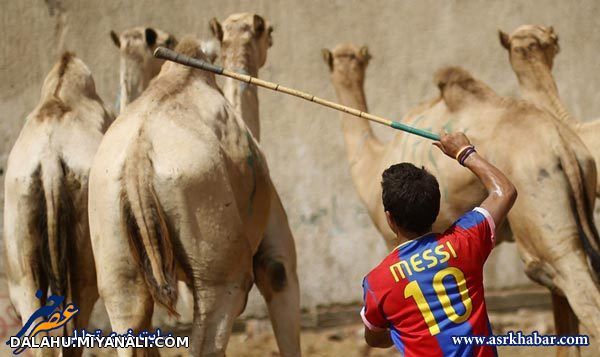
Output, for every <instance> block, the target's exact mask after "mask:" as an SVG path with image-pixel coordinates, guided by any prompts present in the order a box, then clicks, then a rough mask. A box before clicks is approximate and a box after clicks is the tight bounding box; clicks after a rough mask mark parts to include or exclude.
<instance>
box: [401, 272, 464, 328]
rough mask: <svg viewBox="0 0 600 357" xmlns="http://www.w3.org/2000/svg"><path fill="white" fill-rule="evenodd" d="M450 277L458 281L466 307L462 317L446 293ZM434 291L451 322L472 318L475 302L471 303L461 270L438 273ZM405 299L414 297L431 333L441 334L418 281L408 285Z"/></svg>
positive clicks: (434, 280)
mask: <svg viewBox="0 0 600 357" xmlns="http://www.w3.org/2000/svg"><path fill="white" fill-rule="evenodd" d="M448 275H452V277H453V278H454V280H455V281H456V284H457V285H456V286H457V288H458V293H459V294H460V300H461V302H462V303H463V305H464V306H465V312H464V313H463V314H462V315H459V314H457V313H456V310H455V309H454V306H452V302H451V301H450V297H449V296H448V293H447V292H446V287H445V286H444V283H443V280H444V278H445V277H447V276H448ZM433 289H434V290H435V293H436V295H437V298H438V300H439V301H440V303H441V304H442V308H443V309H444V312H445V313H446V316H448V319H450V321H452V322H454V323H457V324H459V323H462V322H465V321H466V320H467V319H468V318H469V316H471V312H472V311H473V302H472V301H471V297H470V296H469V290H468V289H467V280H466V279H465V275H464V274H463V272H462V271H461V270H460V269H458V268H455V267H448V268H445V269H442V270H440V271H438V272H437V273H436V274H435V275H434V276H433ZM404 297H405V298H409V297H412V298H413V299H414V300H415V303H416V304H417V307H418V308H419V311H421V315H423V319H424V320H425V323H426V324H427V326H428V327H429V333H430V334H431V335H432V336H435V335H437V334H438V333H440V327H439V326H438V323H437V321H436V320H435V316H433V313H432V312H431V308H430V307H429V304H428V303H427V300H426V299H425V296H424V295H423V291H422V290H421V287H420V286H419V283H418V282H417V281H411V282H410V283H408V284H406V287H405V288H404Z"/></svg>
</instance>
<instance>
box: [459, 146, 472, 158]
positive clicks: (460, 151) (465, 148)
mask: <svg viewBox="0 0 600 357" xmlns="http://www.w3.org/2000/svg"><path fill="white" fill-rule="evenodd" d="M472 147H473V145H465V146H463V147H462V148H460V150H458V152H457V153H456V157H455V159H456V161H459V160H460V157H461V155H462V154H464V152H465V151H466V150H467V149H468V148H472Z"/></svg>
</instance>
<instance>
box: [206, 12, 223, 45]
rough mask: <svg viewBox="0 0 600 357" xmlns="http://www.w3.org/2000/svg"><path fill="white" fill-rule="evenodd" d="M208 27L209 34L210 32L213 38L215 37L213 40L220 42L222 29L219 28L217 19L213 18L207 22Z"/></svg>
mask: <svg viewBox="0 0 600 357" xmlns="http://www.w3.org/2000/svg"><path fill="white" fill-rule="evenodd" d="M208 25H209V26H210V32H212V34H213V36H215V38H216V39H217V40H219V42H222V41H223V28H222V27H221V24H220V23H219V20H217V18H215V17H213V18H212V19H210V21H209V22H208Z"/></svg>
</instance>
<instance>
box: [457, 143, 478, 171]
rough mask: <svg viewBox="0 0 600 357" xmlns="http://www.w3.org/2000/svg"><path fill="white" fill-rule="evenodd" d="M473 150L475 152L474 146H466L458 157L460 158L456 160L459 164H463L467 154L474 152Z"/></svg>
mask: <svg viewBox="0 0 600 357" xmlns="http://www.w3.org/2000/svg"><path fill="white" fill-rule="evenodd" d="M474 152H477V151H476V150H475V147H474V146H471V147H469V148H468V149H467V150H465V151H464V153H463V154H462V155H461V157H460V159H459V160H458V162H459V163H460V164H461V165H463V166H465V161H466V160H467V158H468V157H469V156H471V154H472V153H474Z"/></svg>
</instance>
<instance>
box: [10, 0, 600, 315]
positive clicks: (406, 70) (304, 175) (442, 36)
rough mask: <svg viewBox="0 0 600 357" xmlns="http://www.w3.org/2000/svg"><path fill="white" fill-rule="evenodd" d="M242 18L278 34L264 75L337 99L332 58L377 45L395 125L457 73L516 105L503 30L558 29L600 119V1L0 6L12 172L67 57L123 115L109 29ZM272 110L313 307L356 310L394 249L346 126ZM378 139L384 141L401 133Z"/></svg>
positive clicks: (567, 62) (281, 176) (576, 106)
mask: <svg viewBox="0 0 600 357" xmlns="http://www.w3.org/2000/svg"><path fill="white" fill-rule="evenodd" d="M241 11H251V12H256V13H259V14H261V15H263V16H265V17H266V18H267V19H268V20H270V21H271V22H272V23H273V24H274V26H275V32H274V34H273V36H274V45H273V47H272V49H271V50H270V51H269V58H268V61H267V64H266V66H265V68H264V69H263V70H262V71H261V77H263V78H265V79H268V80H272V81H275V82H278V83H282V84H286V85H289V86H293V87H296V88H299V89H303V90H306V91H308V92H311V93H315V94H318V95H320V96H322V97H325V98H331V99H334V98H335V95H334V91H333V89H332V87H331V85H330V83H329V77H328V72H327V68H326V66H325V64H324V63H323V62H322V60H321V54H320V49H321V48H323V47H328V48H332V47H333V46H334V45H335V44H337V43H339V42H345V41H353V42H356V43H358V44H367V45H369V47H370V52H371V53H372V55H373V59H372V61H371V64H370V66H369V69H368V72H367V80H366V92H367V98H368V102H369V105H370V110H371V111H372V112H373V113H376V114H379V115H383V116H389V117H392V118H400V117H401V116H402V113H405V112H406V111H407V110H408V109H410V108H411V107H413V106H415V105H416V104H417V103H419V102H420V101H422V100H424V99H426V98H430V97H431V96H433V95H435V94H436V88H435V87H434V86H433V85H432V74H433V72H434V71H435V70H436V69H437V68H439V67H440V66H442V65H447V64H459V65H462V66H464V67H465V68H467V69H469V70H470V71H472V72H473V73H474V74H475V75H476V76H478V77H479V78H481V79H483V80H485V81H486V82H487V83H489V84H490V85H492V87H493V88H495V89H496V90H497V91H498V92H500V93H502V94H505V95H518V93H517V83H516V80H515V77H514V75H513V73H512V71H511V69H510V67H509V64H508V60H507V55H506V53H505V51H504V49H503V48H501V46H500V45H499V43H498V39H497V38H498V36H497V29H498V28H501V29H504V30H505V31H511V30H512V29H514V28H515V27H516V26H518V25H521V24H524V23H542V24H549V25H554V27H555V29H556V30H557V31H558V33H559V35H560V41H561V47H562V52H561V54H560V55H559V56H558V58H557V60H556V69H555V75H556V78H557V81H558V85H559V89H560V91H561V93H562V96H563V98H564V99H565V101H566V102H567V104H568V106H569V108H570V109H571V110H572V111H573V113H574V114H575V115H576V116H578V117H581V118H583V119H589V118H594V117H595V116H596V115H597V114H598V113H600V102H598V101H596V100H595V99H597V93H598V92H599V91H600V78H599V73H600V62H599V61H598V60H597V49H598V46H599V44H600V31H596V29H598V28H599V25H600V16H599V15H600V2H598V1H594V0H588V1H579V2H567V1H561V0H558V1H536V2H534V1H502V2H500V1H493V2H492V1H423V0H422V1H408V0H405V1H376V0H371V1H361V0H356V1H354V0H352V1H351V0H337V1H312V0H303V1H267V0H265V1H247V0H245V1H242V0H239V1H237V0H236V1H208V0H204V1H192V0H173V1H157V0H152V1H143V2H142V1H124V0H123V1H113V0H108V1H61V0H46V1H42V0H20V1H11V0H1V1H0V17H1V18H2V21H0V34H2V37H3V38H2V41H1V42H0V51H1V52H0V53H1V54H0V126H1V127H0V167H1V168H4V167H5V165H6V157H7V155H8V152H9V150H10V148H11V147H12V145H13V143H14V141H15V139H16V137H17V135H18V133H19V131H20V129H21V127H22V125H23V120H24V118H25V116H26V115H27V113H28V112H29V111H31V109H32V108H33V107H34V106H35V104H36V102H37V101H38V98H39V90H40V87H41V83H42V80H43V78H44V76H45V74H46V73H47V71H48V70H49V69H50V67H51V66H52V64H53V63H54V62H55V60H56V59H57V56H58V55H59V53H60V52H61V51H62V50H64V49H69V50H73V51H75V52H76V53H77V54H78V55H79V56H80V57H81V58H82V59H83V60H84V61H85V62H86V63H87V64H88V65H89V67H90V68H91V70H92V72H93V73H94V77H95V79H96V86H97V89H98V92H99V94H100V96H101V97H102V98H103V99H104V100H105V101H106V102H108V103H111V105H112V103H114V102H115V99H116V90H117V85H118V54H117V50H116V48H115V47H114V45H113V43H112V42H111V40H110V38H109V31H110V30H111V29H114V30H115V31H117V32H118V31H121V30H123V29H125V28H129V27H133V26H137V25H148V26H155V27H157V28H161V29H164V30H167V31H171V32H173V33H175V34H176V35H178V36H181V35H183V34H187V33H191V34H195V35H198V36H201V37H208V36H209V31H208V25H207V24H208V20H209V19H210V18H211V17H214V16H216V17H217V18H219V19H220V20H223V19H224V18H225V17H226V16H227V15H229V14H231V13H234V12H241ZM260 101H261V122H262V127H263V131H262V133H263V134H262V135H263V141H262V144H263V148H264V151H265V152H266V155H267V157H268V160H269V163H270V166H271V172H272V176H273V179H274V181H275V183H276V185H277V187H278V189H279V191H280V193H281V195H282V199H283V201H284V204H285V206H286V208H287V212H288V215H289V218H290V222H291V225H292V229H293V232H294V234H295V237H296V244H297V251H298V256H299V261H298V266H299V275H300V280H301V284H302V305H303V307H305V308H309V309H310V308H314V307H315V306H317V305H327V304H333V303H348V302H353V301H358V300H360V298H361V289H360V283H361V279H362V276H363V275H364V274H365V273H366V272H368V270H369V269H370V268H371V267H372V266H373V265H374V264H375V263H376V262H377V261H378V259H380V258H381V257H383V256H384V255H385V254H386V249H385V247H384V244H383V242H382V240H381V239H380V237H379V234H378V233H377V231H376V230H375V229H374V228H373V226H372V224H371V222H370V220H369V217H368V216H367V214H366V211H365V209H364V207H363V205H362V204H361V203H360V201H359V199H358V197H357V195H356V193H355V191H354V188H353V186H352V181H351V178H350V175H349V170H348V165H347V161H346V159H345V152H344V143H343V140H342V135H341V133H340V127H341V126H340V122H339V119H338V115H337V113H335V112H332V111H331V110H329V109H325V108H321V107H318V106H316V105H312V104H308V103H304V102H301V101H300V100H298V99H294V98H290V97H286V96H283V95H280V94H275V93H272V92H267V91H264V90H261V91H260ZM482 119H485V118H482ZM376 130H377V133H378V134H379V135H380V136H381V137H382V138H385V139H389V138H390V137H391V135H393V134H394V133H393V132H392V131H390V130H387V129H385V128H380V127H378V128H377V129H376ZM532 135H534V134H532ZM523 194H527V193H526V192H521V195H523ZM521 269H522V267H521V265H520V261H519V259H518V256H517V254H516V251H515V247H514V245H510V244H507V245H504V246H501V247H499V248H498V249H497V250H496V251H495V252H494V253H493V255H492V257H491V259H490V262H489V263H488V267H487V275H486V276H487V280H486V283H487V286H488V288H490V289H503V288H506V287H514V286H519V285H526V284H530V283H529V282H528V280H527V278H525V276H524V274H523V273H522V272H521ZM0 290H4V287H0ZM259 300H260V299H258V298H257V294H254V295H253V297H252V299H251V302H250V306H249V309H250V311H253V312H260V311H262V303H261V302H260V301H259Z"/></svg>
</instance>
